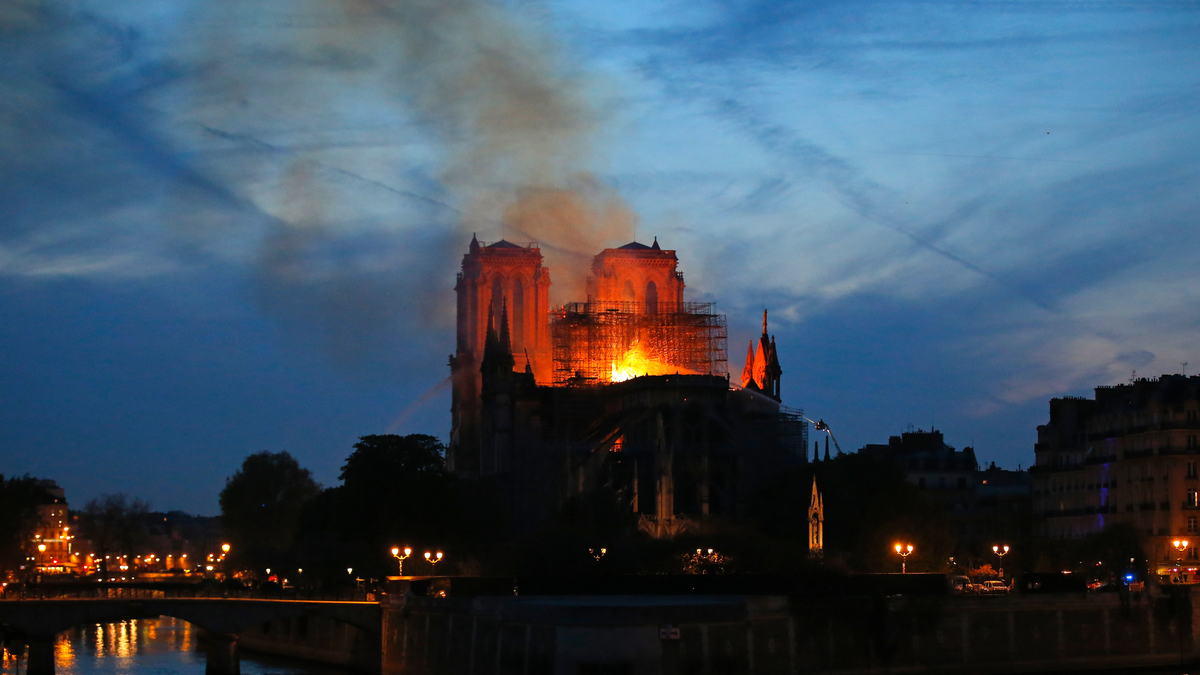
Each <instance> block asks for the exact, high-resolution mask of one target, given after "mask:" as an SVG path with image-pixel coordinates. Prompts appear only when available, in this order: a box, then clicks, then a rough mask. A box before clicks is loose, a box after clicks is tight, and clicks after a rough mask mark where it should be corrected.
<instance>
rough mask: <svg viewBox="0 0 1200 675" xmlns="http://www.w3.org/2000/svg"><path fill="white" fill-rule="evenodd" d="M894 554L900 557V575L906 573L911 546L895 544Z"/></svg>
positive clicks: (911, 550)
mask: <svg viewBox="0 0 1200 675" xmlns="http://www.w3.org/2000/svg"><path fill="white" fill-rule="evenodd" d="M895 548H896V553H897V554H898V555H899V556H900V573H901V574H905V573H907V572H908V556H910V555H912V552H913V545H912V544H896V547H895Z"/></svg>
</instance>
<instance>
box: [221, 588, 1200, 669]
mask: <svg viewBox="0 0 1200 675" xmlns="http://www.w3.org/2000/svg"><path fill="white" fill-rule="evenodd" d="M389 597H390V598H391V599H390V601H389V602H387V603H386V605H385V611H384V612H383V619H382V626H381V627H380V632H379V634H378V635H374V634H372V632H369V631H364V630H362V629H358V628H355V627H353V626H349V625H346V624H337V623H336V622H332V621H330V620H327V619H325V620H315V619H312V620H309V621H308V622H307V623H299V622H301V621H302V619H299V618H293V619H290V620H280V621H276V622H271V623H270V624H266V625H264V626H262V627H261V628H259V629H256V630H254V631H250V632H248V633H244V634H243V635H242V637H241V641H240V643H241V645H242V646H243V647H245V648H246V649H250V650H253V651H264V652H267V653H272V654H278V655H282V656H293V657H299V658H305V659H309V660H314V661H319V662H323V663H329V664H333V665H339V666H345V667H350V668H354V669H356V670H360V671H363V672H368V673H380V674H382V675H409V674H413V675H417V674H426V673H428V674H430V675H433V674H437V675H456V674H464V675H485V674H489V675H490V674H496V675H500V674H508V673H520V674H523V675H541V674H545V675H551V674H554V675H565V674H568V673H569V674H571V675H588V674H591V675H601V674H603V675H617V674H623V675H650V674H654V675H659V674H662V675H677V674H678V675H682V674H689V675H691V674H695V675H718V674H719V675H725V674H738V673H746V674H750V673H755V674H757V673H769V674H774V673H779V674H793V673H814V674H829V675H856V674H860V673H862V674H866V673H871V674H874V673H945V674H951V673H996V674H1000V673H1020V672H1031V673H1032V672H1061V671H1071V670H1077V671H1089V672H1094V671H1097V670H1103V669H1108V668H1134V667H1161V666H1173V665H1178V664H1184V665H1191V664H1196V663H1200V651H1198V647H1200V633H1198V628H1200V626H1197V623H1198V622H1197V621H1194V620H1193V617H1194V616H1200V613H1197V610H1198V609H1200V608H1198V607H1196V604H1197V602H1198V601H1200V598H1198V597H1194V596H1193V594H1190V593H1188V592H1187V589H1180V592H1177V593H1173V594H1161V593H1146V594H1133V595H1118V594H1116V593H1071V594H1043V595H1019V594H1018V595H1008V596H996V597H978V596H954V595H944V594H943V595H925V596H923V595H892V596H882V595H875V596H857V597H822V598H803V597H794V596H786V595H519V596H512V595H509V596H479V597H474V598H461V597H446V598H439V597H427V596H415V597H414V596H407V597H406V596H403V595H392V596H389ZM326 624H328V625H326Z"/></svg>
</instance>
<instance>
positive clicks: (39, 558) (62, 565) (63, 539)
mask: <svg viewBox="0 0 1200 675" xmlns="http://www.w3.org/2000/svg"><path fill="white" fill-rule="evenodd" d="M37 485H38V487H40V488H42V490H43V491H44V493H45V495H44V497H43V498H42V502H41V503H40V504H38V507H37V510H38V524H37V529H35V530H34V533H33V541H32V542H31V543H32V547H31V548H32V550H33V553H34V556H36V564H35V568H36V570H37V571H38V572H41V573H43V574H66V573H68V572H74V571H76V570H77V569H78V566H79V565H78V560H77V559H75V558H74V556H73V555H72V550H71V540H72V539H74V535H73V534H72V533H71V524H70V521H69V520H68V509H67V497H66V491H65V490H63V489H62V488H61V487H59V486H58V483H56V482H54V481H52V480H39V481H37Z"/></svg>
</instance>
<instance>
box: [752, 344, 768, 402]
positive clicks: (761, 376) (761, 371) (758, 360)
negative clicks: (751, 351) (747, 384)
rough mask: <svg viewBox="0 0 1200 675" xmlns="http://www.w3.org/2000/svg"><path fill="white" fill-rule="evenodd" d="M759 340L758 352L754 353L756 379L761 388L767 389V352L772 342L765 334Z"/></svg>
mask: <svg viewBox="0 0 1200 675" xmlns="http://www.w3.org/2000/svg"><path fill="white" fill-rule="evenodd" d="M758 342H759V344H758V352H757V353H756V354H755V355H754V381H755V382H757V383H758V387H759V389H763V390H766V389H767V352H768V351H770V349H771V343H770V342H768V341H767V338H766V337H765V336H764V337H763V338H762V339H760V340H759V341H758ZM768 393H769V392H768Z"/></svg>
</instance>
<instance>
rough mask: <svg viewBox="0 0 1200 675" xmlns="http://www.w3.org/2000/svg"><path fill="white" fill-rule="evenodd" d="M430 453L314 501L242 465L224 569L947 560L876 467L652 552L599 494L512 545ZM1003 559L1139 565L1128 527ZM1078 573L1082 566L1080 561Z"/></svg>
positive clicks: (327, 579)
mask: <svg viewBox="0 0 1200 675" xmlns="http://www.w3.org/2000/svg"><path fill="white" fill-rule="evenodd" d="M445 450H446V449H445V447H444V446H443V444H442V443H441V442H440V441H438V440H437V439H436V438H434V437H432V436H426V435H420V434H414V435H410V436H394V435H377V436H363V437H362V438H360V439H359V442H358V443H356V444H355V445H354V449H353V452H351V453H350V455H349V456H348V457H347V458H346V461H345V463H344V465H343V466H342V471H341V474H340V475H339V477H338V478H339V484H338V485H335V486H332V487H329V488H325V489H322V488H321V487H320V486H319V485H317V483H316V482H315V481H314V480H313V479H312V475H311V473H310V472H309V471H308V470H306V469H303V468H302V467H300V465H299V464H298V463H297V462H296V460H295V459H294V458H293V457H292V456H291V455H289V454H288V453H286V452H280V453H269V452H263V453H258V454H256V455H251V456H250V457H247V458H246V460H245V462H244V463H243V464H242V467H241V469H240V470H239V471H238V472H237V473H236V474H234V475H233V476H232V477H230V478H229V479H228V481H227V483H226V486H225V489H224V490H223V491H222V493H221V500H220V501H221V512H222V524H223V527H224V528H225V531H226V533H227V535H228V536H229V538H230V540H231V543H233V545H234V554H233V556H232V558H233V561H232V562H234V563H235V566H236V567H237V568H240V569H246V570H253V571H255V573H256V575H257V576H258V577H259V578H261V577H262V576H263V574H264V572H265V569H266V568H268V567H270V568H272V569H275V570H283V571H286V572H285V574H288V575H290V574H291V571H292V570H299V569H301V568H303V569H304V575H303V577H302V578H300V583H301V584H305V585H314V584H317V583H322V584H327V585H335V586H336V585H343V584H347V583H349V582H351V580H352V579H353V578H354V577H359V576H362V577H375V578H380V577H383V576H387V575H394V574H396V571H397V561H395V560H394V559H392V557H391V554H390V552H389V551H390V549H391V548H392V547H393V546H399V547H401V548H403V547H405V546H409V547H411V548H413V549H414V555H413V556H412V557H411V558H410V559H409V560H408V561H406V563H405V567H404V571H405V573H407V574H429V573H432V572H434V571H436V572H437V573H439V574H446V573H450V574H485V575H507V574H529V573H550V574H594V573H611V574H662V573H685V572H689V571H695V570H701V571H706V572H708V573H718V572H719V573H752V574H754V573H771V574H795V573H803V572H804V571H805V570H806V569H808V568H810V567H812V566H813V565H817V564H820V565H824V566H826V567H831V568H833V569H839V570H843V571H852V572H896V571H899V567H900V558H899V557H898V556H897V555H896V554H895V552H894V550H893V548H892V546H893V544H894V543H896V542H904V543H911V544H913V545H914V547H915V549H916V552H915V553H914V554H913V555H912V556H911V557H909V558H908V560H907V567H908V569H909V571H913V572H948V571H950V569H951V568H950V565H949V560H950V557H951V556H953V555H955V551H956V542H955V540H954V538H953V536H951V533H950V526H949V519H948V517H947V514H946V513H944V512H943V511H942V510H941V507H940V506H938V505H937V504H935V503H934V502H932V501H931V500H929V499H928V498H927V496H926V495H924V494H923V493H922V492H921V491H920V490H919V489H917V487H916V486H915V485H912V484H911V483H909V482H908V481H907V480H906V479H905V476H904V474H903V473H902V472H901V471H900V470H899V469H898V468H896V467H895V466H894V465H893V464H891V463H890V462H883V461H878V460H875V459H872V458H871V457H868V456H865V455H861V454H858V453H850V454H845V455H839V456H837V457H835V458H832V459H830V460H826V461H824V462H818V463H812V464H802V465H797V466H795V467H794V468H792V469H791V470H788V471H782V472H779V473H778V474H777V475H776V476H775V478H774V480H773V481H772V482H771V483H770V484H768V485H766V486H764V487H763V489H762V490H760V491H759V492H758V493H757V494H756V495H754V496H753V497H752V498H751V499H750V500H749V502H748V504H747V505H746V510H745V512H744V514H743V516H742V517H741V518H739V519H738V521H737V522H735V523H725V524H722V523H721V522H719V521H718V522H714V523H712V524H710V525H708V526H706V529H705V531H703V532H689V533H684V534H682V535H681V536H679V537H677V538H676V539H674V540H670V541H661V540H654V539H651V538H649V537H647V536H646V535H645V534H643V533H642V532H640V531H639V529H638V520H637V516H636V515H634V514H631V513H629V512H628V509H627V508H622V506H621V504H620V501H619V500H618V499H617V497H616V496H615V495H613V494H609V493H606V492H604V491H603V490H600V491H596V492H594V493H591V494H588V495H583V496H577V497H575V498H572V499H571V500H569V501H568V503H567V504H566V505H565V507H564V508H563V510H562V511H561V512H560V513H558V514H550V515H549V516H548V518H547V519H546V521H545V523H544V524H543V525H542V526H541V527H540V528H539V529H538V530H536V531H534V532H522V533H518V532H514V531H512V530H510V529H507V528H506V525H507V524H506V523H505V522H504V519H503V517H502V514H503V513H504V508H503V505H502V503H501V500H500V499H499V498H498V496H497V493H496V492H495V491H494V490H493V489H492V487H491V486H490V485H489V484H488V483H487V482H480V481H470V480H464V479H460V478H457V477H455V476H453V475H452V474H450V473H449V472H447V471H446V469H445V464H444V457H445ZM814 476H815V477H816V480H817V483H818V487H819V488H820V490H821V492H822V494H823V496H824V502H825V549H824V558H823V560H821V561H820V562H817V561H813V560H811V559H810V557H809V552H808V546H807V536H808V519H807V515H808V506H809V500H810V497H811V494H812V481H813V478H814ZM1127 530H1128V531H1127ZM601 548H604V549H606V553H605V554H604V555H603V556H599V555H598V552H599V550H600V549H601ZM709 548H712V549H714V551H715V554H716V557H710V556H708V555H707V553H705V554H704V555H702V556H700V557H697V555H696V553H695V551H696V550H697V549H701V550H702V551H705V552H706V551H707V549H709ZM1017 548H1019V549H1021V550H1020V554H1019V555H1017V554H1016V551H1014V555H1012V556H1011V557H1009V558H1006V559H1005V563H1006V565H1005V567H1006V568H1008V569H1009V570H1010V571H1018V570H1020V571H1034V570H1035V569H1040V568H1041V567H1054V568H1055V569H1073V568H1074V567H1077V566H1079V565H1080V564H1082V563H1077V564H1074V565H1072V566H1071V567H1061V565H1064V564H1066V562H1065V561H1067V560H1069V559H1073V560H1077V561H1081V560H1085V559H1095V560H1102V561H1104V565H1103V566H1104V567H1105V568H1111V569H1112V570H1114V571H1115V570H1117V569H1118V568H1121V565H1123V564H1124V561H1127V560H1128V559H1129V558H1130V557H1134V558H1136V559H1137V560H1139V561H1144V555H1143V554H1142V553H1141V551H1142V548H1141V543H1140V541H1139V538H1138V536H1137V533H1136V532H1135V531H1132V530H1129V529H1128V528H1126V529H1122V528H1116V529H1115V530H1113V531H1112V532H1106V533H1104V534H1102V535H1097V536H1095V537H1092V538H1090V539H1088V540H1084V541H1081V542H1075V543H1072V544H1070V545H1064V546H1058V547H1056V545H1055V544H1053V543H1050V544H1046V543H1042V544H1034V543H1033V542H1030V541H1028V540H1027V541H1023V542H1021V543H1020V544H1019V546H1018V547H1017ZM1059 549H1061V550H1059ZM426 550H429V551H437V550H444V551H446V552H447V558H446V562H445V563H442V564H441V565H440V566H438V567H437V568H436V569H434V568H431V567H430V566H429V565H428V564H427V563H425V562H424V561H423V559H422V557H421V554H422V553H423V552H424V551H426ZM597 558H599V559H597ZM1089 564H1090V565H1092V566H1093V567H1095V561H1094V560H1093V561H1092V562H1090V563H1089ZM1142 565H1143V567H1144V563H1142ZM347 568H352V569H353V570H354V572H353V574H352V575H350V574H347V572H346V570H347ZM1121 569H1123V568H1121ZM1114 573H1115V572H1114ZM293 580H295V578H293Z"/></svg>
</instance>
